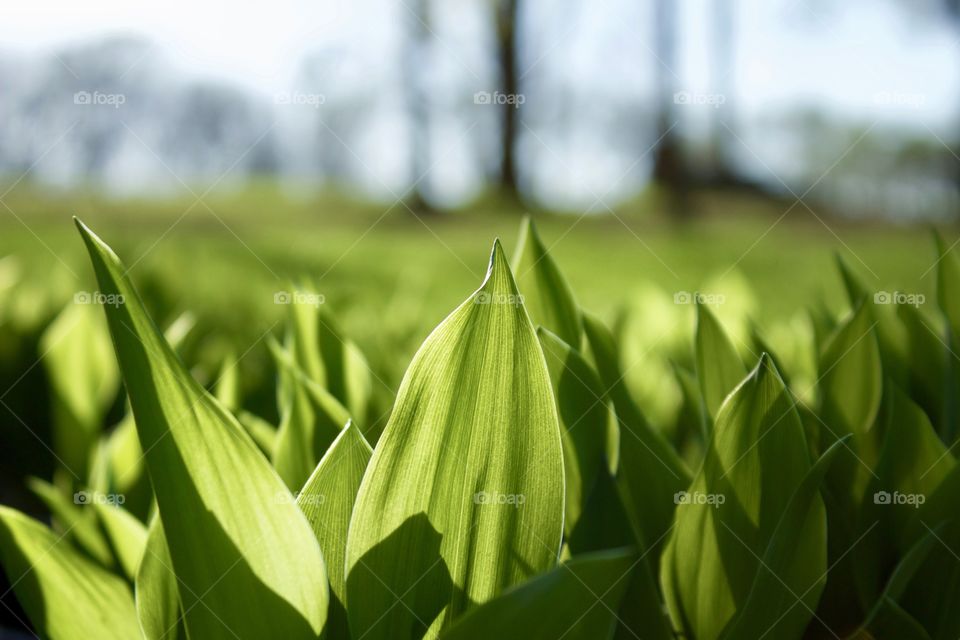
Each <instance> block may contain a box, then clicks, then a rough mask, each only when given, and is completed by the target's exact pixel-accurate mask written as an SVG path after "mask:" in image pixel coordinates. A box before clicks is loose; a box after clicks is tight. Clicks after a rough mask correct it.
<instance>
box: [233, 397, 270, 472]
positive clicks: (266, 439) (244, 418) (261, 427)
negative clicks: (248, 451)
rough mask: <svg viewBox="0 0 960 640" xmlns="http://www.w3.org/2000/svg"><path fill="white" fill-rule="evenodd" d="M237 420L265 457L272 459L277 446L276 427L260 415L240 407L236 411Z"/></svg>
mask: <svg viewBox="0 0 960 640" xmlns="http://www.w3.org/2000/svg"><path fill="white" fill-rule="evenodd" d="M237 421H239V422H240V424H241V425H243V428H244V429H246V430H247V433H249V434H250V437H251V438H252V439H253V441H254V442H256V443H257V446H258V447H260V450H261V451H262V452H263V454H264V455H265V456H267V459H270V460H272V459H273V457H274V455H275V453H274V452H275V451H276V448H277V428H276V427H274V426H273V425H272V424H270V423H269V422H267V421H266V420H264V419H263V418H261V417H260V416H258V415H255V414H253V413H250V412H249V411H244V410H242V409H241V410H240V411H238V412H237Z"/></svg>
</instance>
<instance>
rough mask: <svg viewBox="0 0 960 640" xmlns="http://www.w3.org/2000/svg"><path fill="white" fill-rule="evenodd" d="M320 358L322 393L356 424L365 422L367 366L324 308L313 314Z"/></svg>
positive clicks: (369, 383) (369, 380)
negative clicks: (335, 400) (343, 408)
mask: <svg viewBox="0 0 960 640" xmlns="http://www.w3.org/2000/svg"><path fill="white" fill-rule="evenodd" d="M317 322H318V323H319V328H318V339H319V344H320V357H321V359H322V360H323V367H324V371H325V372H326V377H327V383H326V389H327V390H328V391H329V392H330V394H331V395H332V396H333V397H334V398H336V399H337V400H339V401H340V402H341V403H342V404H343V406H345V407H346V408H347V410H348V411H349V412H350V415H351V416H353V419H354V420H356V421H357V422H359V423H361V424H363V423H364V421H366V419H367V406H368V405H369V403H370V396H371V395H372V392H373V389H372V387H373V380H372V378H371V373H370V365H369V364H367V359H366V357H364V355H363V352H362V351H360V348H359V347H358V346H357V345H356V344H355V343H354V342H353V341H352V340H350V339H349V338H347V337H346V335H344V333H343V331H341V330H340V326H339V325H338V324H337V321H336V318H334V317H333V314H332V313H330V311H329V310H328V309H327V308H326V307H324V308H322V309H320V310H319V312H318V314H317Z"/></svg>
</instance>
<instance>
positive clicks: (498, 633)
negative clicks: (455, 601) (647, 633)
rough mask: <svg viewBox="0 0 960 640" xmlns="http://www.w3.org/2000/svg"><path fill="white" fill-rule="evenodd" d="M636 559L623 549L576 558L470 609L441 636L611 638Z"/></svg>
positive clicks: (448, 639)
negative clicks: (617, 612)
mask: <svg viewBox="0 0 960 640" xmlns="http://www.w3.org/2000/svg"><path fill="white" fill-rule="evenodd" d="M635 562H637V559H636V554H634V553H632V552H628V551H624V550H622V549H618V550H615V551H603V552H599V553H595V554H591V555H587V556H581V557H580V558H575V559H573V560H571V561H570V562H568V563H566V564H563V565H561V566H559V567H557V568H555V569H553V570H552V571H550V572H548V573H545V574H543V575H540V576H537V577H535V578H533V579H532V580H530V581H528V582H525V583H523V584H521V585H519V586H516V587H514V588H512V589H510V590H508V591H506V592H504V593H503V594H502V595H500V596H498V597H496V598H494V599H493V600H490V601H489V602H486V603H484V604H482V605H481V606H479V607H477V608H475V609H473V610H472V611H470V612H469V613H468V614H466V615H465V616H463V617H462V618H460V620H458V621H457V622H456V623H455V624H454V625H453V626H452V627H451V628H450V629H449V630H448V631H447V632H445V633H443V634H441V638H443V640H475V639H477V638H524V639H526V640H556V639H557V638H563V639H564V640H595V639H596V638H609V637H611V635H612V633H613V631H614V628H615V626H616V624H617V616H616V613H615V612H616V611H617V609H618V608H619V606H620V601H621V599H622V598H623V596H624V593H625V592H626V590H627V587H628V585H629V583H630V573H631V569H632V566H633V564H634V563H635Z"/></svg>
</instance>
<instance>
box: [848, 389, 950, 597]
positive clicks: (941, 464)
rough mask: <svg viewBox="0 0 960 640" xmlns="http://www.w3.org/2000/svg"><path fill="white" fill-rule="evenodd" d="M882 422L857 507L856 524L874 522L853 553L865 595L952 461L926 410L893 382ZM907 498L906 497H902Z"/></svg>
mask: <svg viewBox="0 0 960 640" xmlns="http://www.w3.org/2000/svg"><path fill="white" fill-rule="evenodd" d="M888 404H889V410H888V411H887V427H886V435H885V437H884V443H883V448H882V449H881V451H880V459H879V461H878V462H877V466H876V468H875V470H874V472H875V473H876V477H874V478H871V482H870V484H869V485H868V487H867V491H866V494H865V496H866V499H865V500H864V501H863V506H862V508H861V511H860V530H861V531H866V530H867V528H869V527H871V526H873V525H874V524H875V523H879V526H877V527H876V532H875V533H874V534H872V535H871V536H869V537H867V538H866V539H864V540H863V542H861V543H860V544H859V545H858V546H857V547H856V549H854V554H855V557H856V560H857V564H858V571H857V577H858V583H859V585H860V588H861V589H862V590H863V591H864V594H865V595H866V596H867V597H868V601H871V602H872V601H873V599H875V598H876V597H877V595H878V592H879V590H880V581H881V578H882V575H881V573H880V571H881V568H882V567H885V566H892V564H893V562H895V560H896V559H897V558H898V557H899V556H900V554H901V553H903V552H905V551H906V550H907V549H909V548H910V546H911V545H912V544H913V542H914V540H913V537H914V536H913V535H911V534H910V531H909V527H910V524H911V522H912V521H913V518H914V516H915V515H916V513H917V506H918V504H917V503H918V502H919V503H920V504H923V503H925V502H926V501H927V499H928V498H930V497H932V495H933V493H934V492H935V490H936V488H937V487H938V486H939V485H940V483H941V482H942V481H943V480H944V479H945V478H946V477H947V476H948V475H949V474H950V472H951V470H952V469H953V468H954V466H955V462H954V458H953V455H952V454H950V452H949V451H947V448H946V447H945V446H944V445H943V443H942V442H941V441H940V439H939V438H938V437H937V434H936V432H935V431H934V430H933V426H932V425H931V424H930V421H929V420H928V419H927V416H926V414H924V413H923V410H921V409H920V407H918V406H917V405H916V404H914V403H913V402H912V401H911V400H910V398H908V397H907V396H906V394H904V393H903V392H902V391H900V389H899V388H897V387H896V386H895V385H892V384H891V385H888ZM899 496H904V498H903V499H909V500H910V503H909V504H908V503H907V502H903V501H902V499H901V498H899Z"/></svg>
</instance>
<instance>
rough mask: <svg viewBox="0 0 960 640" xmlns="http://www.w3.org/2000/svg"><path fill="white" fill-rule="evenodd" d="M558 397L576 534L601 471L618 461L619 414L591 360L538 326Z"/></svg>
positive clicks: (570, 525)
mask: <svg viewBox="0 0 960 640" xmlns="http://www.w3.org/2000/svg"><path fill="white" fill-rule="evenodd" d="M537 335H538V336H539V338H540V344H541V345H542V347H543V352H544V355H545V356H546V360H547V368H548V369H549V371H550V380H551V382H552V383H553V390H554V393H555V394H556V398H557V408H558V410H559V411H558V412H559V415H560V427H561V429H560V431H561V436H562V438H563V457H564V475H565V478H566V495H565V500H566V517H565V519H564V529H565V531H566V532H567V534H569V533H570V532H572V531H573V530H574V528H575V526H576V524H577V521H578V520H579V518H580V513H581V511H582V510H583V507H584V503H585V502H586V500H587V496H589V495H590V492H591V491H592V490H593V485H594V482H595V480H596V477H597V474H598V473H600V472H601V471H603V472H605V466H606V462H607V460H608V459H612V460H613V463H614V464H615V463H616V458H617V452H616V448H617V447H618V446H619V434H618V430H617V424H616V417H615V416H614V414H613V411H612V409H611V407H610V406H609V404H608V401H607V400H606V399H604V398H603V385H602V383H601V382H600V379H599V377H597V374H596V373H595V372H594V371H593V368H592V367H591V366H590V364H589V363H588V362H587V361H586V360H585V359H584V358H583V356H582V355H580V353H579V352H578V351H576V350H575V349H573V348H572V347H571V346H570V345H568V344H567V343H565V342H563V340H561V339H560V338H559V337H558V336H556V335H555V334H553V333H551V332H550V331H549V330H548V329H545V328H543V327H541V328H540V329H538V330H537Z"/></svg>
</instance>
